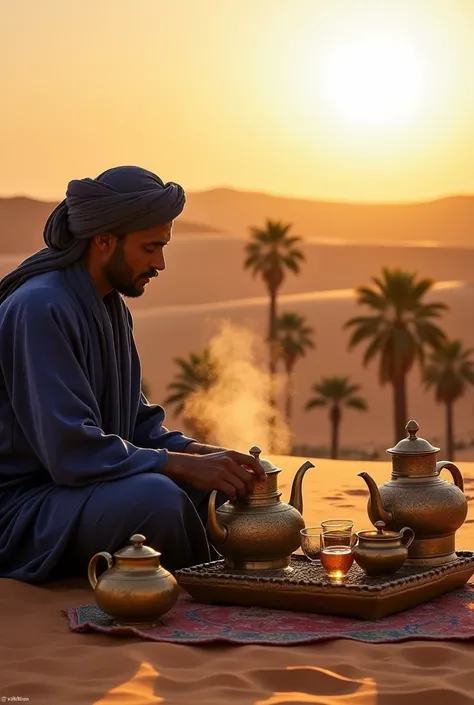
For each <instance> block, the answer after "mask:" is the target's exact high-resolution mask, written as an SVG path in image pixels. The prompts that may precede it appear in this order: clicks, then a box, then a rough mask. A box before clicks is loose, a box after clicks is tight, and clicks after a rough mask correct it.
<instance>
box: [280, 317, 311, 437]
mask: <svg viewBox="0 0 474 705" xmlns="http://www.w3.org/2000/svg"><path fill="white" fill-rule="evenodd" d="M313 332H314V331H313V329H312V328H311V327H310V326H308V325H307V324H306V321H305V318H304V316H300V315H299V314H298V313H291V312H286V313H282V314H281V315H280V316H278V317H277V320H276V337H277V343H278V354H279V358H280V360H282V362H283V364H284V366H285V372H286V403H285V418H286V422H287V424H288V425H290V424H291V417H292V410H293V409H292V407H293V378H294V369H295V365H296V363H297V361H298V359H299V358H301V357H304V356H305V355H306V352H307V350H309V349H310V348H314V343H313V340H312V336H313Z"/></svg>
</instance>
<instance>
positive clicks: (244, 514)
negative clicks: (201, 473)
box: [207, 446, 314, 570]
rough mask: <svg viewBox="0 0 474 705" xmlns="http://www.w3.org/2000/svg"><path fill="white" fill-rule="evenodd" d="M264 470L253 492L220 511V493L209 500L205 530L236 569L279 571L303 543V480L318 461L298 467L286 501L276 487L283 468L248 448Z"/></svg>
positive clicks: (257, 449)
mask: <svg viewBox="0 0 474 705" xmlns="http://www.w3.org/2000/svg"><path fill="white" fill-rule="evenodd" d="M249 452H250V453H251V454H252V455H253V456H254V457H255V458H258V459H259V460H260V463H261V464H262V466H263V469H264V470H265V479H264V480H260V481H259V480H255V485H254V490H253V492H252V493H251V494H248V495H246V496H245V497H236V498H235V499H232V500H229V501H227V502H225V504H223V505H222V506H220V507H219V508H218V509H216V504H215V502H216V494H217V493H216V492H215V491H214V492H212V493H211V496H210V498H209V511H208V520H207V530H208V533H209V536H210V538H211V541H212V542H213V544H214V546H215V548H216V550H217V551H218V552H219V553H220V554H221V555H222V556H224V558H225V566H226V567H227V568H230V569H233V570H267V569H268V570H275V569H280V568H286V567H287V566H289V564H290V561H291V554H292V553H293V552H294V551H295V550H296V549H297V548H299V546H300V543H301V542H300V529H303V528H304V521H303V517H302V513H303V495H302V481H303V476H304V474H305V472H306V471H307V470H308V469H309V468H313V467H314V465H313V463H311V462H310V461H309V460H307V461H306V462H305V463H304V464H303V465H302V466H301V467H300V468H299V470H298V471H297V473H296V475H295V477H294V479H293V485H292V488H291V496H290V501H289V503H288V504H286V503H285V502H282V501H281V499H280V497H281V492H280V491H279V489H278V475H279V474H280V472H281V468H278V467H276V466H275V465H273V464H272V463H271V462H270V461H269V460H266V459H260V453H261V450H260V448H259V447H258V446H253V447H252V448H251V449H250V451H249Z"/></svg>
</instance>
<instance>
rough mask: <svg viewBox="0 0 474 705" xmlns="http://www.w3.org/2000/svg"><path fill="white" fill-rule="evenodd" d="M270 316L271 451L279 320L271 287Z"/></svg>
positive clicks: (273, 445)
mask: <svg viewBox="0 0 474 705" xmlns="http://www.w3.org/2000/svg"><path fill="white" fill-rule="evenodd" d="M269 294H270V316H269V321H268V346H269V373H270V398H269V404H270V407H271V409H272V413H271V415H270V429H269V445H270V453H273V452H274V447H275V424H276V417H275V412H274V411H273V409H275V407H276V369H277V349H276V322H277V292H276V289H272V288H271V289H270V290H269Z"/></svg>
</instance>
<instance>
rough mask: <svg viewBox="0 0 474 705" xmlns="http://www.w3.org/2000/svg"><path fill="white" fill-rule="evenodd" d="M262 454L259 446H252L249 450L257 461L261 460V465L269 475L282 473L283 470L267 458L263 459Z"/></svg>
mask: <svg viewBox="0 0 474 705" xmlns="http://www.w3.org/2000/svg"><path fill="white" fill-rule="evenodd" d="M261 452H262V449H261V448H259V447H258V446H252V447H251V448H250V450H249V453H250V455H253V457H254V458H257V460H260V465H261V466H262V467H263V469H264V470H265V472H266V474H267V475H270V474H273V473H277V472H281V468H279V467H277V466H276V465H273V463H271V462H270V461H269V460H267V459H266V458H261V457H260V453H261Z"/></svg>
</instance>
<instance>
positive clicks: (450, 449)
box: [446, 402, 454, 460]
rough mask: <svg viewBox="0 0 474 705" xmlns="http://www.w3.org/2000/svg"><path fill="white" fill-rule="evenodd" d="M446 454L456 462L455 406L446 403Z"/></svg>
mask: <svg viewBox="0 0 474 705" xmlns="http://www.w3.org/2000/svg"><path fill="white" fill-rule="evenodd" d="M446 452H447V457H448V458H449V460H454V432H453V404H452V402H447V403H446Z"/></svg>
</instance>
